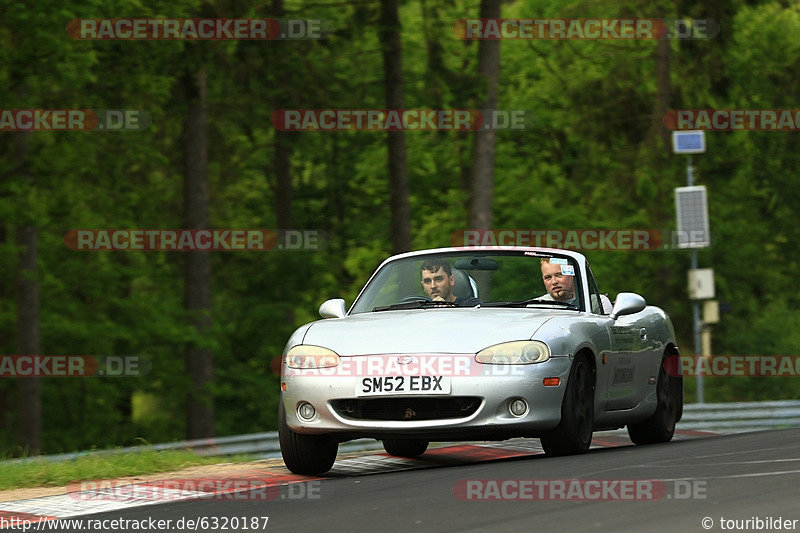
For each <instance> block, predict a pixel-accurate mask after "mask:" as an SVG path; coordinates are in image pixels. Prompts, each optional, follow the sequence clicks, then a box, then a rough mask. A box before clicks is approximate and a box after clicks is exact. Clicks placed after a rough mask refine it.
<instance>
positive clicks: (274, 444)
mask: <svg viewBox="0 0 800 533" xmlns="http://www.w3.org/2000/svg"><path fill="white" fill-rule="evenodd" d="M789 427H800V400H781V401H772V402H740V403H702V404H686V405H685V406H684V408H683V418H682V419H681V421H680V422H679V423H678V429H684V430H687V429H688V430H705V431H720V432H723V433H739V432H746V431H759V430H765V429H784V428H789ZM380 447H381V446H380V444H378V443H377V442H376V441H375V440H374V439H357V440H353V441H349V442H345V443H342V444H341V445H340V446H339V450H340V451H342V452H353V451H364V450H374V449H380ZM143 450H155V451H160V450H192V451H194V452H195V453H196V454H198V455H204V456H226V455H239V454H249V455H255V456H258V457H261V458H265V459H266V458H272V457H280V445H279V444H278V432H277V431H268V432H265V433H253V434H250V435H234V436H230V437H218V438H211V439H200V440H187V441H180V442H170V443H166V444H153V445H147V446H132V447H129V448H117V449H113V450H96V451H86V452H76V453H64V454H58V455H44V456H41V457H29V458H23V459H11V460H9V461H3V462H5V463H12V462H26V461H43V460H47V461H69V460H72V459H75V458H78V457H83V456H87V455H93V456H101V455H110V454H118V453H134V452H139V451H143Z"/></svg>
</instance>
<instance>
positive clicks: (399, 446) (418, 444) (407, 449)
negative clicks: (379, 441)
mask: <svg viewBox="0 0 800 533" xmlns="http://www.w3.org/2000/svg"><path fill="white" fill-rule="evenodd" d="M383 449H384V450H386V453H388V454H389V455H395V456H397V457H419V456H420V455H422V454H423V453H425V450H427V449H428V441H426V440H419V439H387V440H385V441H383Z"/></svg>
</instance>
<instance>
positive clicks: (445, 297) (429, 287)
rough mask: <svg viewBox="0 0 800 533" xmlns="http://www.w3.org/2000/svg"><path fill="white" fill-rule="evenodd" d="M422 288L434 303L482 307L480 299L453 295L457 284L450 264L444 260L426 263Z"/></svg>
mask: <svg viewBox="0 0 800 533" xmlns="http://www.w3.org/2000/svg"><path fill="white" fill-rule="evenodd" d="M421 273H422V288H424V289H425V293H426V294H427V295H428V296H429V297H430V298H431V300H433V301H440V302H453V303H455V304H456V305H457V306H459V307H474V306H476V305H480V303H481V301H480V300H479V299H478V298H475V297H473V296H469V297H466V298H462V297H457V296H456V295H455V294H453V287H454V286H455V284H456V281H455V277H454V276H453V271H452V269H451V267H450V263H448V262H447V261H445V260H444V259H438V258H437V259H431V260H429V261H425V262H424V263H423V264H422V268H421Z"/></svg>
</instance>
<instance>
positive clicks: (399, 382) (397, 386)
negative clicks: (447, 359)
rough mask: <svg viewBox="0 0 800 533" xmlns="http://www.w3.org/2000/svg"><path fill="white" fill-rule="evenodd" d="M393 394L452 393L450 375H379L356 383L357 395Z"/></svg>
mask: <svg viewBox="0 0 800 533" xmlns="http://www.w3.org/2000/svg"><path fill="white" fill-rule="evenodd" d="M392 394H450V376H379V377H366V378H359V380H358V382H357V383H356V396H386V395H392Z"/></svg>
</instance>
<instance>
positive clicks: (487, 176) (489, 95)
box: [469, 0, 501, 229]
mask: <svg viewBox="0 0 800 533" xmlns="http://www.w3.org/2000/svg"><path fill="white" fill-rule="evenodd" d="M500 4H501V1H500V0H481V14H480V17H481V18H500ZM478 76H479V79H480V81H481V82H483V83H484V84H485V94H486V99H485V100H484V101H483V105H482V106H481V109H482V110H483V112H484V118H485V119H487V120H488V119H489V118H490V116H491V113H492V112H493V111H494V110H495V109H496V108H497V85H498V80H499V77H500V41H499V40H482V41H479V43H478ZM495 142H496V139H495V132H494V130H491V129H486V130H484V129H479V130H477V131H476V132H475V141H474V144H473V152H472V187H471V191H470V192H471V195H470V210H469V227H470V228H474V229H489V228H491V227H492V199H493V196H494V152H495Z"/></svg>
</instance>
